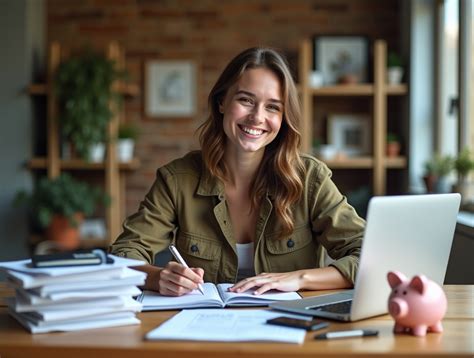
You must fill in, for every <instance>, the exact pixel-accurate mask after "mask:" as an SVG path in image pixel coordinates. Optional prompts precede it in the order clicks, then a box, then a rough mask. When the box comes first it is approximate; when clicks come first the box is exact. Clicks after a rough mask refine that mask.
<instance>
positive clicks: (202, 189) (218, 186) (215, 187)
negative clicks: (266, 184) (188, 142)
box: [197, 161, 276, 198]
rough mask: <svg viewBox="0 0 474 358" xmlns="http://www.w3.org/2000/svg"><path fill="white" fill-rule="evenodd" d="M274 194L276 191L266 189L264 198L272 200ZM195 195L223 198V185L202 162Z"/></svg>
mask: <svg viewBox="0 0 474 358" xmlns="http://www.w3.org/2000/svg"><path fill="white" fill-rule="evenodd" d="M275 193H276V189H275V188H270V189H267V194H266V196H267V197H269V198H274V197H275ZM197 194H198V195H203V196H219V197H223V196H224V183H222V181H220V180H219V179H218V178H216V177H214V176H213V175H212V174H211V172H210V171H209V169H208V168H207V167H206V165H205V164H204V161H202V163H201V178H200V179H199V186H198V189H197Z"/></svg>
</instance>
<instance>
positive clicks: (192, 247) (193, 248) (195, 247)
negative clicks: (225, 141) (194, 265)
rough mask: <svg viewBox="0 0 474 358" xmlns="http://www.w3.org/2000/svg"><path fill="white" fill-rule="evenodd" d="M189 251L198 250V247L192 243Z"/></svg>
mask: <svg viewBox="0 0 474 358" xmlns="http://www.w3.org/2000/svg"><path fill="white" fill-rule="evenodd" d="M191 251H192V252H198V251H199V247H198V246H197V245H196V244H194V245H192V246H191Z"/></svg>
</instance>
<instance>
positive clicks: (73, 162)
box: [28, 157, 140, 170]
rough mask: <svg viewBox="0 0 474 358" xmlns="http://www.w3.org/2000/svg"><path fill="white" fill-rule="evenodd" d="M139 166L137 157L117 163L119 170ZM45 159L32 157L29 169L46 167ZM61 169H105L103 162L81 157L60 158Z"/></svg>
mask: <svg viewBox="0 0 474 358" xmlns="http://www.w3.org/2000/svg"><path fill="white" fill-rule="evenodd" d="M139 166H140V161H139V160H138V159H137V158H134V159H132V160H131V161H130V162H126V163H119V169H120V170H135V169H137V168H138V167H139ZM46 167H47V159H46V158H44V157H42V158H33V159H31V160H30V161H29V162H28V168H30V169H46ZM60 167H61V169H69V170H103V169H105V163H90V162H86V161H84V160H82V159H69V160H60Z"/></svg>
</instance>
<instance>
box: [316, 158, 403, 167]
mask: <svg viewBox="0 0 474 358" xmlns="http://www.w3.org/2000/svg"><path fill="white" fill-rule="evenodd" d="M324 162H325V163H326V164H327V165H328V167H329V168H331V169H371V168H372V167H373V166H374V159H373V158H372V157H354V158H343V159H331V160H325V161H324ZM384 166H385V167H386V168H395V169H397V168H399V169H402V168H406V166H407V159H406V158H405V157H401V156H400V157H395V158H388V157H386V158H385V159H384Z"/></svg>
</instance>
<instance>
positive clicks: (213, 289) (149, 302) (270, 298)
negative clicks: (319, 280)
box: [138, 282, 301, 311]
mask: <svg viewBox="0 0 474 358" xmlns="http://www.w3.org/2000/svg"><path fill="white" fill-rule="evenodd" d="M231 286H232V284H231V283H220V284H217V285H214V284H213V283H210V282H206V283H204V284H203V285H202V287H203V290H204V295H203V294H201V292H199V291H198V290H194V291H193V292H191V293H189V294H187V295H183V296H179V297H170V296H162V295H160V294H159V293H157V292H152V291H143V293H142V294H141V295H140V297H139V298H138V300H139V301H140V302H141V303H142V304H143V311H156V310H174V309H182V308H202V307H242V306H267V305H268V304H269V303H271V302H274V301H288V300H295V299H300V298H301V296H300V295H299V294H298V293H297V292H281V291H268V292H266V293H264V294H261V295H258V296H257V295H254V294H253V292H254V290H249V291H246V292H241V293H234V292H229V291H228V288H229V287H231Z"/></svg>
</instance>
